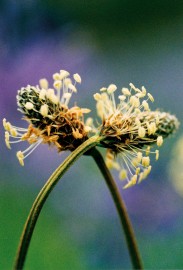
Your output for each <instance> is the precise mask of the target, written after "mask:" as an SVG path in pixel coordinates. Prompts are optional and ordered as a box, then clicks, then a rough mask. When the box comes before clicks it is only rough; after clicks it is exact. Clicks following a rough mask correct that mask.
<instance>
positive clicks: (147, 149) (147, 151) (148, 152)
mask: <svg viewBox="0 0 183 270" xmlns="http://www.w3.org/2000/svg"><path fill="white" fill-rule="evenodd" d="M150 150H151V147H150V146H149V145H148V146H147V148H146V156H149V154H150Z"/></svg>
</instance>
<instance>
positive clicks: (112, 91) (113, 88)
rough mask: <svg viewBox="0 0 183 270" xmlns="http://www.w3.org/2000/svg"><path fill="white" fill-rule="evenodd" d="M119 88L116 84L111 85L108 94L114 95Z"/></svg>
mask: <svg viewBox="0 0 183 270" xmlns="http://www.w3.org/2000/svg"><path fill="white" fill-rule="evenodd" d="M116 89H117V86H116V85H115V84H110V85H109V86H108V88H107V93H108V94H112V93H114V92H115V91H116Z"/></svg>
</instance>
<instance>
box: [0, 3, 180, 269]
mask: <svg viewBox="0 0 183 270" xmlns="http://www.w3.org/2000/svg"><path fill="white" fill-rule="evenodd" d="M60 69H66V70H68V71H70V72H71V73H76V72H78V73H79V74H80V75H81V77H82V81H83V82H82V84H81V86H80V87H78V90H79V92H78V94H77V95H76V96H75V97H73V99H72V101H73V100H75V101H76V102H77V104H78V105H79V106H81V107H90V108H91V109H92V112H91V115H92V116H93V117H94V118H96V112H95V102H94V100H93V98H92V96H93V94H94V93H95V92H96V91H98V89H99V88H101V87H103V86H108V85H109V84H110V83H115V84H116V85H117V86H118V87H119V88H121V87H122V86H124V87H127V86H128V84H129V83H130V82H133V83H134V84H135V85H136V86H137V87H141V86H142V85H145V86H146V88H147V89H148V91H150V92H151V93H152V94H153V96H154V97H155V103H154V104H153V105H152V108H153V109H155V108H160V109H163V110H165V111H168V112H170V113H173V114H176V115H177V117H178V118H179V120H180V121H181V119H182V116H183V110H182V104H183V1H181V0H175V1H170V0H166V1H165V0H164V1H161V0H160V1H157V0H155V1H145V0H142V1H140V0H139V1H137V0H136V1H135V0H128V1H127V0H121V1H119V0H113V1H110V0H106V1H104V0H102V1H100V0H98V1H97V0H91V1H77V0H68V1H58V0H55V1H53V0H45V1H43V0H42V1H41V0H37V1H36V0H27V1H22V0H20V1H12V0H6V1H5V0H1V1H0V116H1V119H3V118H4V117H5V118H6V119H8V121H10V122H12V123H14V124H15V125H17V126H26V123H24V122H23V121H21V117H22V116H21V115H20V113H19V112H17V108H16V98H15V96H16V91H17V90H18V89H19V88H20V87H22V86H26V85H27V84H31V85H35V84H37V83H38V81H39V79H40V78H42V77H47V78H48V79H49V80H50V82H51V79H52V74H53V73H55V72H57V71H59V70H60ZM73 102H74V101H73ZM0 132H1V134H0V135H1V136H0V140H1V142H0V170H1V176H0V216H1V221H0V269H11V267H12V263H13V258H14V256H15V251H16V248H17V244H18V241H19V237H20V234H21V231H22V228H23V225H24V222H25V220H26V217H27V215H28V212H29V209H30V207H31V205H32V203H33V201H34V199H35V197H36V195H37V194H38V192H39V190H40V188H41V187H42V186H43V184H44V183H45V181H46V180H47V178H48V177H49V176H50V174H51V173H52V172H53V171H54V169H55V168H56V167H57V166H58V165H59V164H60V162H61V161H62V160H63V159H64V157H65V156H66V155H67V154H68V153H64V154H61V155H58V154H57V152H56V150H54V149H48V147H47V146H46V145H43V146H41V147H39V148H38V149H37V150H36V151H34V152H33V153H32V154H31V155H30V156H29V157H28V158H27V159H26V160H25V167H24V168H22V167H21V166H20V165H19V164H18V162H17V159H16V157H15V153H16V151H17V150H20V149H22V148H21V147H24V146H23V145H16V146H14V147H13V149H12V150H11V151H9V150H8V149H7V148H6V146H5V144H4V131H3V128H2V127H1V128H0ZM181 134H182V127H180V130H179V132H178V133H177V134H176V135H175V136H172V137H171V138H170V139H167V140H166V142H165V143H164V146H163V147H162V149H161V151H160V160H159V161H158V162H156V163H155V162H154V163H153V170H152V173H151V174H150V176H149V177H148V180H146V181H145V182H143V183H142V184H141V185H137V186H136V187H133V188H131V189H129V190H122V187H121V186H120V182H119V181H118V176H117V175H116V174H115V173H114V177H115V178H116V182H117V183H118V184H119V188H120V190H121V194H122V196H123V197H124V200H125V202H126V205H127V208H128V211H129V215H130V217H131V219H132V222H133V225H134V229H135V232H136V236H137V240H138V242H139V247H140V250H141V253H142V256H143V259H144V265H145V268H146V269H183V211H182V209H183V198H182V197H181V196H180V195H178V193H177V192H176V191H175V189H174V185H173V184H172V183H173V181H174V179H173V173H170V167H171V170H172V166H170V164H171V159H172V158H174V156H173V154H172V153H173V147H174V144H176V141H177V140H178V138H179V137H180V136H181ZM180 162H181V161H180ZM182 162H183V161H182ZM181 164H182V166H180V167H181V168H180V167H179V169H180V171H181V172H182V168H183V163H181ZM174 166H175V168H173V169H175V170H176V163H174ZM182 175H183V174H182ZM182 178H183V177H182ZM181 180H182V181H183V179H181V177H180V181H181ZM130 268H131V264H130V260H129V256H128V252H127V249H126V245H125V242H124V236H123V234H122V231H121V227H120V222H119V219H118V216H117V213H116V210H115V207H114V204H113V201H112V199H111V197H110V195H109V192H108V190H107V187H106V186H105V183H104V181H103V179H102V177H101V175H100V173H99V171H98V169H97V167H96V165H95V164H94V162H93V160H92V159H91V158H89V157H82V158H81V159H80V160H78V161H77V163H76V164H75V165H74V166H73V167H72V168H71V169H70V171H69V172H67V173H66V175H64V177H63V179H62V180H61V181H60V182H59V184H58V185H57V187H56V188H55V190H54V191H53V192H52V194H51V196H50V197H49V198H48V201H47V203H46V205H45V207H44V209H43V211H42V213H41V216H40V218H39V221H38V224H37V227H36V230H35V232H34V235H33V239H32V242H31V246H30V250H29V253H28V256H27V261H26V264H25V269H29V270H31V269H92V270H99V269H100V270H101V269H110V270H112V269H113V270H114V269H130Z"/></svg>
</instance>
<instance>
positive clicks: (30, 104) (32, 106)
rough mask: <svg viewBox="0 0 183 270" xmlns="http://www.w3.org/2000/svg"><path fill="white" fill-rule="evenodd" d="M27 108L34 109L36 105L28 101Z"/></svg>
mask: <svg viewBox="0 0 183 270" xmlns="http://www.w3.org/2000/svg"><path fill="white" fill-rule="evenodd" d="M25 108H26V109H27V110H32V109H33V108H34V105H33V104H32V103H31V102H26V103H25Z"/></svg>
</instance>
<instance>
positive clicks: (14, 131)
mask: <svg viewBox="0 0 183 270" xmlns="http://www.w3.org/2000/svg"><path fill="white" fill-rule="evenodd" d="M10 133H11V136H13V137H16V136H17V131H16V129H15V128H11V129H10Z"/></svg>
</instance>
